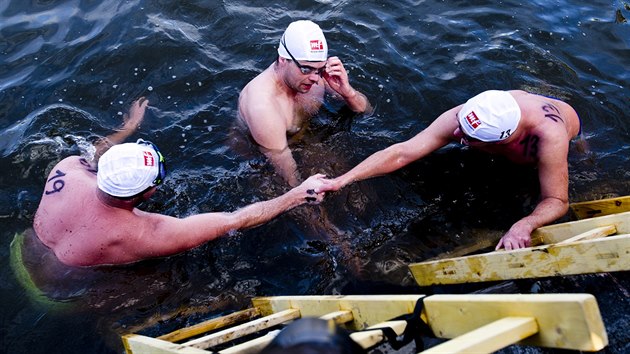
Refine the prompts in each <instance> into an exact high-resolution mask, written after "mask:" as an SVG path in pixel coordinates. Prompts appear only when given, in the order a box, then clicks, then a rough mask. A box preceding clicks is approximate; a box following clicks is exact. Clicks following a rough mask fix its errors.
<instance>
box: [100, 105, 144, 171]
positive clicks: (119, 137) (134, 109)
mask: <svg viewBox="0 0 630 354" xmlns="http://www.w3.org/2000/svg"><path fill="white" fill-rule="evenodd" d="M148 105H149V100H148V99H146V98H145V97H140V98H139V99H137V100H135V101H133V103H132V104H131V108H129V113H127V114H125V115H124V116H123V125H122V127H121V128H120V129H119V130H117V131H115V132H114V133H112V134H110V135H108V136H106V137H105V138H102V139H100V140H99V141H98V142H97V143H96V154H95V156H94V161H95V162H97V161H98V159H99V158H100V157H101V155H103V154H104V153H105V151H107V150H109V148H110V147H112V146H114V145H116V144H120V143H122V142H123V141H125V139H127V138H128V137H129V136H130V135H131V134H133V133H134V132H135V131H136V130H137V129H138V127H139V126H140V123H142V120H143V119H144V113H145V111H146V109H147V106H148Z"/></svg>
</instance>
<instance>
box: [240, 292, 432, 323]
mask: <svg viewBox="0 0 630 354" xmlns="http://www.w3.org/2000/svg"><path fill="white" fill-rule="evenodd" d="M423 296H424V295H371V296H359V295H356V296H354V295H350V296H335V295H323V296H274V297H259V298H254V299H252V303H253V305H254V307H257V308H258V309H259V310H260V312H261V314H262V315H268V314H271V313H274V312H278V311H282V310H286V309H291V308H292V309H299V310H300V313H301V314H302V317H319V316H321V315H322V314H326V313H331V312H335V311H340V310H345V311H350V312H352V316H353V320H352V321H351V322H348V323H347V325H346V327H347V328H348V329H350V330H355V331H358V330H362V329H365V328H366V327H367V326H372V325H375V324H377V323H381V322H385V321H388V320H390V319H392V318H395V317H397V316H400V315H404V314H410V313H413V310H414V308H415V305H416V302H417V301H418V299H420V298H422V297H423Z"/></svg>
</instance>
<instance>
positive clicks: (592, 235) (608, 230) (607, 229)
mask: <svg viewBox="0 0 630 354" xmlns="http://www.w3.org/2000/svg"><path fill="white" fill-rule="evenodd" d="M616 233H617V228H616V227H615V225H608V226H602V227H596V228H594V229H593V230H590V231H586V232H583V233H581V234H579V235H576V236H573V237H571V238H568V239H566V240H564V241H560V242H558V243H556V245H560V244H564V243H571V242H577V241H585V240H594V239H596V238H602V237H606V236H610V235H614V234H616Z"/></svg>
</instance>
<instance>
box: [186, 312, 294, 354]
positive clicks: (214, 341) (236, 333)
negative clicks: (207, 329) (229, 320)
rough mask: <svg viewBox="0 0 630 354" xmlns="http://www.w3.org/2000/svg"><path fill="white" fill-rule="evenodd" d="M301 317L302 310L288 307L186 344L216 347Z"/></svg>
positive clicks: (197, 346)
mask: <svg viewBox="0 0 630 354" xmlns="http://www.w3.org/2000/svg"><path fill="white" fill-rule="evenodd" d="M296 318H300V310H294V309H288V310H284V311H280V312H277V313H274V314H270V315H268V316H265V317H263V318H259V319H257V320H253V321H250V322H247V323H243V324H241V325H238V326H235V327H232V328H229V329H226V330H223V331H219V332H217V333H213V334H209V335H207V336H203V337H201V338H197V339H194V340H191V341H188V342H186V343H183V345H184V346H190V347H195V348H200V349H205V348H210V347H214V346H216V345H219V344H222V343H226V342H229V341H231V340H233V339H236V338H240V337H243V336H246V335H248V334H252V333H256V332H258V331H261V330H263V329H266V328H270V327H273V326H276V325H278V324H281V323H284V322H287V321H291V320H294V319H296Z"/></svg>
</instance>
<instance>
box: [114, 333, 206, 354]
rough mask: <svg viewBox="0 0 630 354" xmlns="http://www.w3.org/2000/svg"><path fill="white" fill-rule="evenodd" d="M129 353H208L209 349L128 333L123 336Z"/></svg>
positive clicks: (126, 350)
mask: <svg viewBox="0 0 630 354" xmlns="http://www.w3.org/2000/svg"><path fill="white" fill-rule="evenodd" d="M122 341H123V345H124V347H125V352H126V353H127V354H208V352H207V351H205V350H202V349H197V348H192V347H184V346H181V345H179V344H175V343H172V342H167V341H165V340H161V339H157V338H151V337H146V336H141V335H138V334H128V335H124V336H123V337H122Z"/></svg>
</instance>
